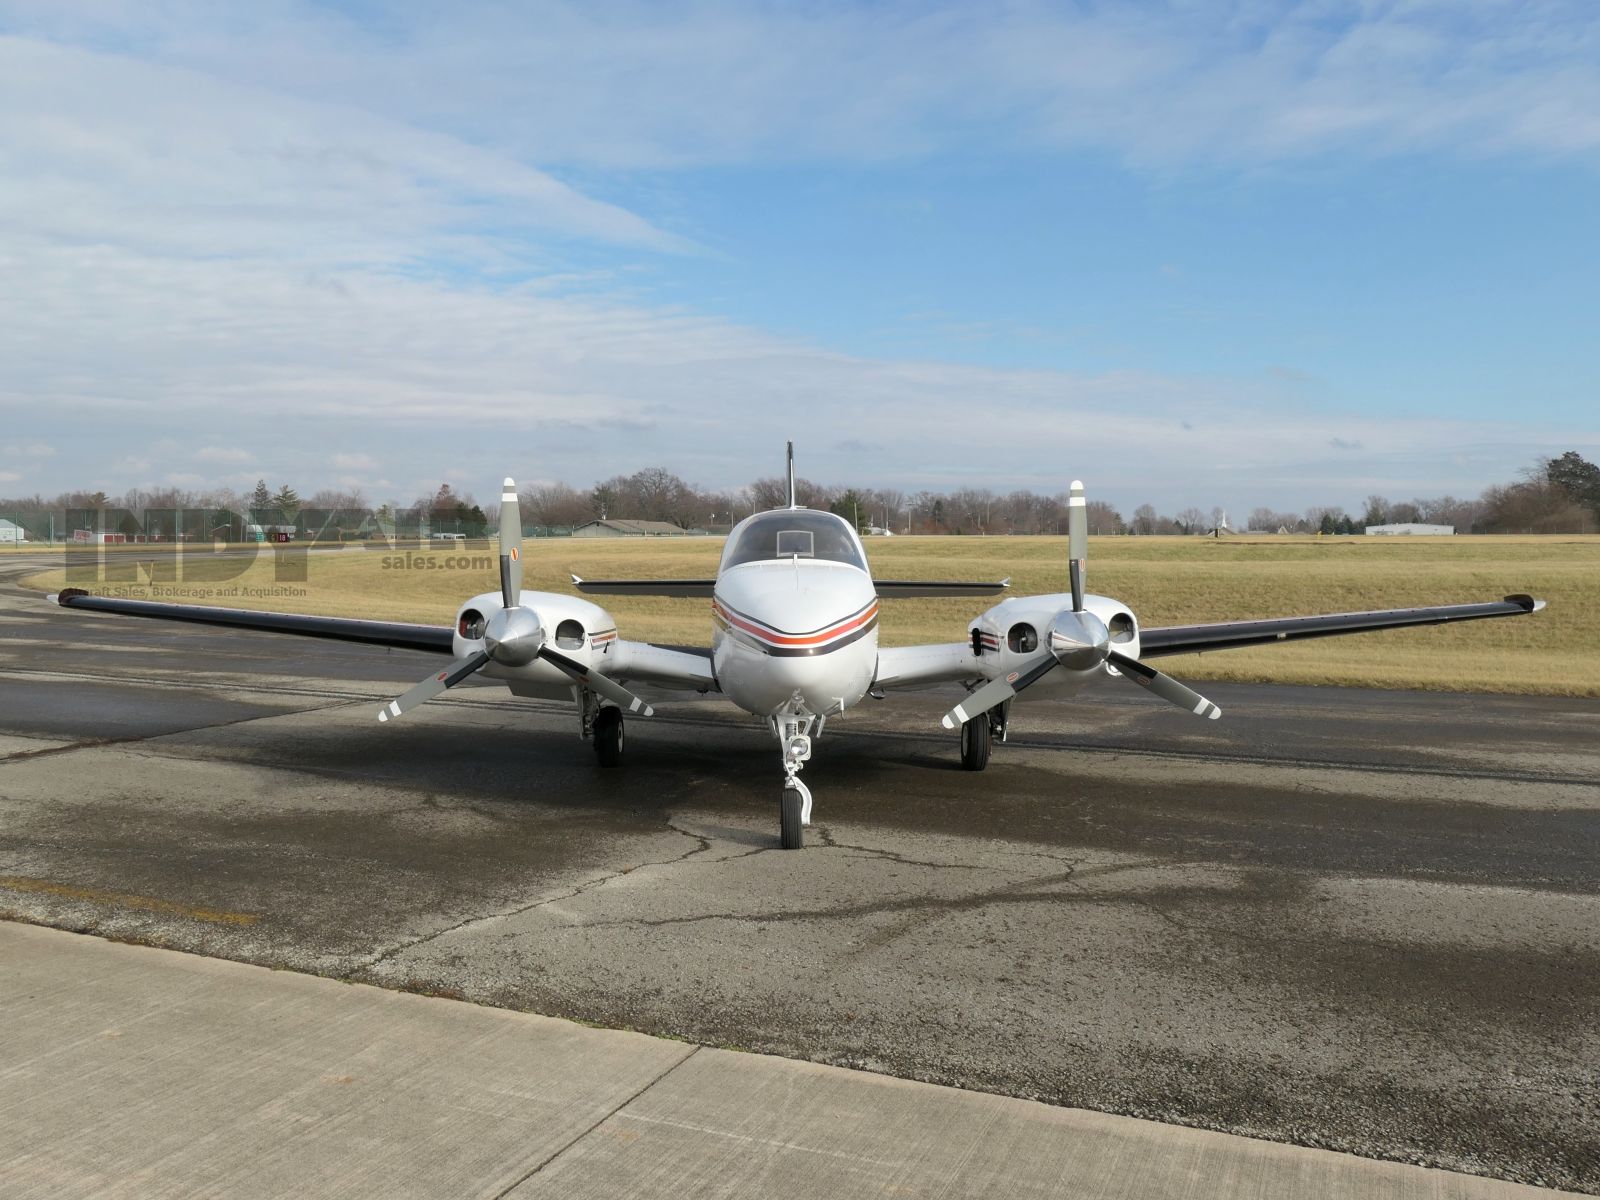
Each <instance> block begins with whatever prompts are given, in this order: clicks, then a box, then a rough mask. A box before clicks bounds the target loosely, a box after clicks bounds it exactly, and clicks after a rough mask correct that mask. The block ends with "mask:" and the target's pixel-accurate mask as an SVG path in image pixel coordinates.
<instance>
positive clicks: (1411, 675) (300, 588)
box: [28, 537, 1600, 696]
mask: <svg viewBox="0 0 1600 1200" xmlns="http://www.w3.org/2000/svg"><path fill="white" fill-rule="evenodd" d="M721 546H722V542H721V539H718V538H683V539H672V540H654V539H652V540H649V541H633V540H627V541H603V540H591V539H579V540H570V539H552V540H548V541H530V542H528V543H527V548H526V554H525V563H526V584H525V586H527V587H529V588H538V589H542V590H549V591H570V590H571V588H570V584H569V582H568V579H567V574H568V572H577V573H578V574H580V575H584V576H588V577H590V578H596V579H599V578H608V577H625V578H674V577H677V578H685V577H705V576H709V575H711V574H712V573H713V572H714V571H715V568H716V561H717V556H718V554H719V552H720V550H721ZM494 553H495V552H494V549H493V547H492V546H485V545H482V544H478V545H471V546H467V547H457V548H451V549H448V550H446V549H443V548H430V549H426V550H421V551H412V552H411V553H410V556H409V560H408V557H407V555H405V554H402V553H399V552H396V551H392V550H389V549H387V548H380V547H378V546H370V547H369V546H358V547H350V548H346V549H345V550H342V551H336V552H313V553H311V554H309V555H307V556H306V558H305V563H306V568H305V578H304V580H303V581H301V580H281V581H275V580H274V573H273V559H272V554H271V550H270V548H263V552H262V553H261V555H260V556H259V558H258V559H257V561H255V562H254V563H253V564H251V565H250V567H249V569H248V570H247V571H245V572H244V573H243V574H241V575H236V576H234V577H231V578H226V579H222V580H217V579H216V575H215V572H212V573H211V576H212V577H211V578H210V579H207V578H205V577H204V574H203V573H202V572H201V571H200V570H199V569H189V570H186V572H185V577H184V578H182V579H179V580H177V581H175V582H167V583H163V584H159V585H157V586H156V588H155V590H154V591H152V589H151V587H150V586H149V585H148V584H147V583H135V584H130V583H106V584H100V585H98V586H95V587H94V588H92V589H91V590H95V591H102V592H105V591H111V592H115V594H119V595H126V596H135V597H149V596H155V597H156V598H164V599H173V600H182V601H187V602H197V603H213V604H224V605H231V606H235V607H249V608H273V609H279V610H282V611H290V612H317V613H326V614H329V615H336V616H368V617H376V618H385V619H390V620H403V621H422V622H428V623H433V624H447V623H448V622H449V621H450V620H451V618H452V616H453V613H454V610H455V607H456V605H457V604H458V603H459V601H461V600H462V599H464V598H465V597H467V596H468V595H471V594H473V593H475V592H481V591H490V590H493V589H494V588H495V587H496V586H497V582H496V578H497V576H496V570H495V568H494V567H493V565H492V564H493V562H494ZM868 554H869V555H870V557H871V559H872V565H873V572H874V574H876V575H879V576H881V577H883V578H886V579H889V578H900V579H912V578H916V579H924V578H927V579H999V578H1003V577H1005V576H1010V577H1011V581H1012V594H1027V593H1029V592H1046V591H1063V590H1065V589H1066V570H1065V560H1066V542H1065V539H1064V538H960V537H950V538H911V537H899V538H892V539H888V538H885V539H872V540H871V541H870V542H869V543H868ZM124 556H128V557H136V552H135V551H134V550H133V549H132V548H130V549H129V550H127V551H124V552H122V554H118V555H114V556H108V558H114V559H116V560H117V561H121V559H122V558H123V557H124ZM469 557H471V558H478V559H480V560H482V562H483V565H481V566H479V567H476V568H474V567H470V566H467V567H462V566H451V565H448V564H451V563H453V562H457V561H459V560H460V559H463V558H469ZM430 563H431V564H432V565H431V566H430V565H428V564H430ZM214 566H216V567H219V568H220V569H221V570H222V571H223V572H234V571H237V570H238V564H237V563H236V562H229V561H228V560H222V562H221V563H218V564H214ZM140 578H141V580H144V579H146V578H147V576H146V575H145V574H144V573H141V575H140ZM62 582H63V573H62V572H61V571H51V572H46V573H44V574H42V575H38V576H34V577H33V578H32V579H30V580H29V581H28V583H29V585H30V586H34V587H39V588H41V589H45V590H51V591H53V590H56V589H57V588H59V587H60V586H61V585H62ZM1089 585H1090V590H1091V591H1095V592H1099V593H1103V594H1106V595H1111V596H1116V597H1118V598H1120V599H1122V600H1123V601H1125V602H1126V603H1127V604H1128V605H1129V606H1130V607H1131V608H1132V609H1133V611H1134V612H1135V613H1136V614H1138V616H1139V619H1140V621H1141V623H1142V624H1144V625H1147V626H1159V625H1177V624H1190V623H1198V622H1204V621H1221V620H1229V619H1241V618H1250V617H1269V616H1292V615H1297V614H1302V613H1315V612H1341V611H1349V610H1352V609H1369V608H1400V607H1406V606H1410V605H1420V604H1449V603H1458V602H1465V601H1477V600H1491V599H1498V598H1499V597H1501V596H1503V595H1507V594H1509V593H1513V592H1530V593H1532V594H1533V595H1535V596H1539V597H1541V598H1543V599H1545V600H1548V601H1549V603H1550V607H1549V609H1548V610H1547V611H1546V612H1543V613H1541V614H1539V615H1537V616H1533V617H1526V618H1512V619H1507V620H1494V621H1477V622H1471V623H1467V624H1463V625H1458V626H1451V627H1443V628H1440V627H1434V628H1427V629H1414V630H1397V631H1393V632H1387V633H1375V634H1364V635H1356V636H1353V637H1340V638H1327V639H1322V640H1317V641H1311V642H1305V643H1301V644H1297V645H1284V646H1269V647H1261V648H1255V649H1247V650H1230V651H1225V652H1219V653H1214V654H1208V655H1205V656H1203V657H1200V656H1192V657H1179V658H1169V659H1164V660H1162V662H1161V665H1162V667H1163V669H1165V670H1168V671H1170V672H1172V673H1173V674H1175V675H1178V676H1179V677H1182V678H1188V679H1195V680H1203V679H1230V680H1248V681H1262V682H1287V683H1326V684H1345V685H1360V686H1376V687H1393V688H1427V689H1434V690H1458V691H1490V692H1525V693H1547V694H1557V695H1591V696H1593V695H1600V538H1596V537H1589V538H1584V537H1526V538H1520V537H1455V538H1439V539H1432V538H1415V539H1413V538H1368V537H1346V538H1290V537H1274V538H1263V539H1259V540H1249V541H1247V540H1242V539H1225V540H1222V541H1213V540H1210V539H1203V538H1095V539H1092V542H1091V546H1090V552H1089ZM605 599H607V601H608V603H607V605H606V607H607V608H609V609H610V611H611V612H612V613H613V614H614V615H615V616H616V618H617V621H618V624H619V626H620V627H621V629H622V632H623V635H624V636H625V637H632V638H638V639H644V640H654V641H667V642H684V643H699V644H705V643H706V642H707V641H708V639H709V636H710V618H709V614H708V612H707V607H706V602H705V601H700V600H672V599H655V598H650V599H626V598H620V597H609V598H605ZM982 604H983V602H982V601H979V602H976V603H974V602H970V601H950V600H898V601H889V602H886V603H885V604H884V613H883V619H882V638H883V641H884V644H886V645H907V644H911V643H915V642H925V641H952V640H957V639H960V638H962V637H964V636H965V628H966V621H967V620H968V618H970V617H972V616H974V615H976V613H977V612H978V611H980V609H981V607H982Z"/></svg>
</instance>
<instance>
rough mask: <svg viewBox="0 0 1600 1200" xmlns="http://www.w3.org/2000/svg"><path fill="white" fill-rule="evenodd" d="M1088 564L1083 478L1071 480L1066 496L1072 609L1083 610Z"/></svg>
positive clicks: (1086, 501)
mask: <svg viewBox="0 0 1600 1200" xmlns="http://www.w3.org/2000/svg"><path fill="white" fill-rule="evenodd" d="M1088 565H1089V502H1088V500H1087V499H1085V498H1084V494H1083V480H1081V479H1074V480H1073V481H1072V492H1071V495H1069V496H1068V497H1067V578H1068V579H1070V580H1071V582H1072V611H1073V612H1082V611H1083V585H1084V575H1085V574H1086V572H1087V568H1088Z"/></svg>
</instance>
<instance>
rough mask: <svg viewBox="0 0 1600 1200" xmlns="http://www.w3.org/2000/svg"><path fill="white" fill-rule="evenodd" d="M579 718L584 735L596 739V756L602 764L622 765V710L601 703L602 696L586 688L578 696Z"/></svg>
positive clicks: (608, 765)
mask: <svg viewBox="0 0 1600 1200" xmlns="http://www.w3.org/2000/svg"><path fill="white" fill-rule="evenodd" d="M574 690H576V689H574ZM578 720H579V723H580V728H581V730H582V733H583V736H584V737H586V738H593V739H594V756H595V758H596V759H597V760H598V761H599V763H600V765H601V766H602V767H620V766H621V765H622V710H621V709H620V708H618V707H616V706H615V705H613V704H602V703H600V697H598V696H596V695H595V694H594V693H593V692H591V691H589V690H588V689H587V688H584V689H583V690H582V692H581V694H580V695H579V696H578Z"/></svg>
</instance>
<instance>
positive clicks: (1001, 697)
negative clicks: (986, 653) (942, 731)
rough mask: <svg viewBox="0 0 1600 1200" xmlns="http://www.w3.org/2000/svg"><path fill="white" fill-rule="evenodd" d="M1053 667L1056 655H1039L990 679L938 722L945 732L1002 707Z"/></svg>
mask: <svg viewBox="0 0 1600 1200" xmlns="http://www.w3.org/2000/svg"><path fill="white" fill-rule="evenodd" d="M1055 665H1056V656H1055V655H1053V654H1041V655H1040V656H1039V657H1038V658H1036V659H1034V660H1033V661H1032V662H1031V663H1028V664H1027V665H1026V666H1023V667H1020V668H1018V669H1017V670H1015V671H1013V672H1011V674H1009V675H1006V676H1003V677H1002V678H1000V679H991V680H990V681H989V682H988V683H986V684H984V685H983V686H982V687H981V688H979V689H978V690H977V691H975V692H973V693H972V695H970V696H968V697H967V698H966V699H965V700H963V701H962V702H961V703H960V704H958V705H956V706H955V707H954V708H952V709H951V710H950V711H949V712H947V713H945V715H944V719H943V720H942V721H941V722H940V724H942V725H943V726H944V727H945V728H946V729H954V728H955V727H956V726H957V725H961V724H964V723H965V722H967V721H970V720H972V718H973V717H975V716H977V715H978V714H979V713H986V712H988V711H989V710H990V709H991V708H993V707H994V706H995V705H996V704H1004V703H1005V702H1006V701H1007V700H1009V699H1011V697H1013V696H1015V695H1016V694H1017V693H1018V692H1020V691H1022V690H1023V689H1024V688H1026V687H1029V686H1030V685H1032V684H1033V683H1035V682H1037V681H1038V680H1039V679H1041V678H1043V677H1044V676H1045V675H1046V674H1048V673H1049V672H1050V670H1051V669H1052V668H1053V667H1054V666H1055Z"/></svg>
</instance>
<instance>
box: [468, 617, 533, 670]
mask: <svg viewBox="0 0 1600 1200" xmlns="http://www.w3.org/2000/svg"><path fill="white" fill-rule="evenodd" d="M542 645H544V627H543V626H542V624H541V623H540V621H539V614H538V613H536V612H534V611H533V610H532V609H531V608H502V609H501V610H500V611H499V612H496V613H492V614H490V616H489V620H488V622H487V623H486V625H485V627H484V631H483V647H484V649H485V650H487V651H488V652H489V657H490V658H492V659H494V661H495V662H497V663H503V664H504V665H506V666H508V667H520V666H522V665H524V664H526V663H531V662H532V661H533V660H534V659H535V658H537V657H538V656H539V647H541V646H542Z"/></svg>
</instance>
